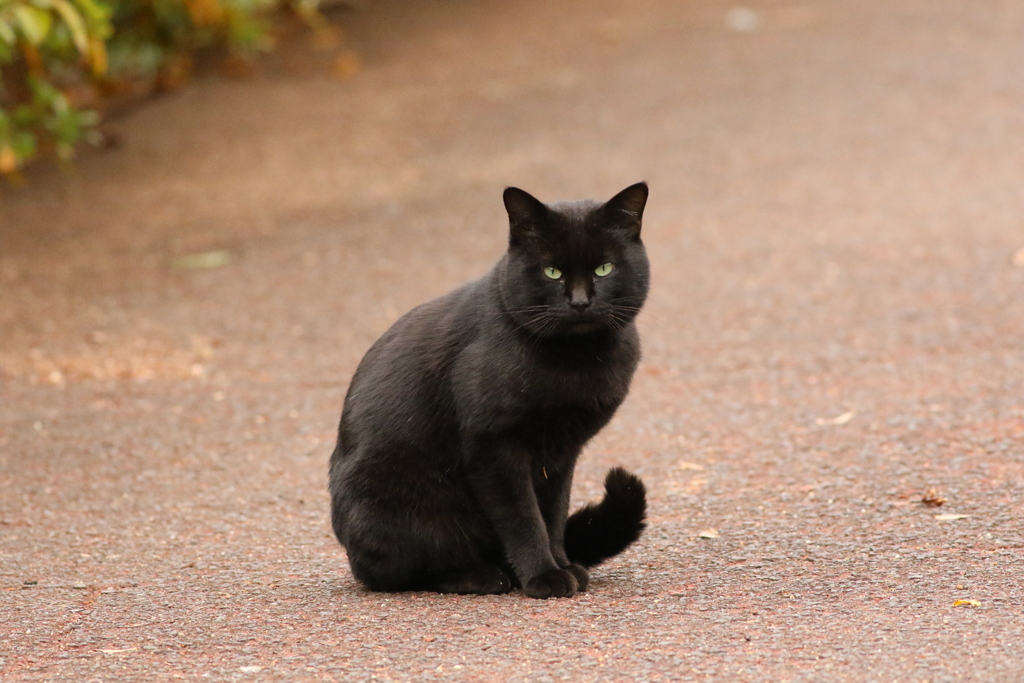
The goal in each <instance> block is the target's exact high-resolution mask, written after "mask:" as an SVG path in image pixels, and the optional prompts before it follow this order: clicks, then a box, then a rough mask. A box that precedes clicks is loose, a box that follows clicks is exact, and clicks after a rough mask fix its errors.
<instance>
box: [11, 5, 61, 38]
mask: <svg viewBox="0 0 1024 683" xmlns="http://www.w3.org/2000/svg"><path fill="white" fill-rule="evenodd" d="M14 16H15V17H17V19H18V24H19V25H20V26H21V32H22V34H23V35H24V36H25V40H27V41H28V42H29V43H30V44H31V45H35V46H39V45H40V44H41V43H42V42H43V40H45V39H46V34H47V33H49V32H50V26H51V25H52V24H53V17H51V16H50V13H49V12H47V11H45V10H41V9H39V8H38V7H33V6H31V5H19V6H18V7H15V8H14Z"/></svg>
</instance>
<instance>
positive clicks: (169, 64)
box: [0, 0, 318, 176]
mask: <svg viewBox="0 0 1024 683" xmlns="http://www.w3.org/2000/svg"><path fill="white" fill-rule="evenodd" d="M281 5H288V6H290V7H291V8H292V9H294V10H295V11H296V12H297V13H298V14H300V15H301V16H304V17H307V19H308V20H310V21H311V22H312V21H315V20H316V19H317V18H318V16H317V13H316V12H317V10H316V0H0V175H8V176H12V175H14V174H16V173H17V171H18V169H19V168H21V167H22V166H23V165H24V164H25V162H27V161H28V160H30V159H32V158H33V157H36V156H40V155H42V156H50V155H54V156H56V157H57V158H58V159H60V160H63V161H68V160H70V159H71V157H72V155H73V154H74V146H75V144H76V143H77V142H78V141H80V140H83V139H84V140H92V141H94V142H95V141H98V140H99V139H100V136H99V135H98V133H97V132H96V129H95V126H96V124H97V122H98V120H99V115H98V113H97V109H99V108H100V107H101V106H102V104H103V102H104V101H105V100H106V99H109V98H111V97H116V96H118V95H128V96H131V95H132V94H133V93H136V94H139V93H145V92H150V91H152V90H154V89H161V88H167V87H173V86H174V85H176V84H177V83H178V82H180V81H181V80H182V79H183V78H184V77H185V75H186V74H187V73H188V70H189V67H190V64H191V60H190V57H191V55H193V54H194V53H195V52H196V51H197V50H200V49H203V48H208V47H225V48H227V49H229V50H230V51H231V52H232V53H233V54H235V55H247V54H252V53H254V52H257V51H260V50H263V49H266V48H267V47H269V45H270V34H269V32H268V31H269V26H268V23H267V20H266V18H265V17H266V13H267V11H268V10H271V9H274V8H277V7H279V6H281Z"/></svg>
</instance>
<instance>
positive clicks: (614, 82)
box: [0, 0, 1024, 683]
mask: <svg viewBox="0 0 1024 683" xmlns="http://www.w3.org/2000/svg"><path fill="white" fill-rule="evenodd" d="M336 20H337V21H338V22H339V25H340V26H341V27H343V29H344V31H345V34H346V36H347V42H345V43H344V44H343V45H342V46H340V47H335V48H331V49H333V50H334V52H330V51H323V50H320V51H317V49H315V48H311V47H308V46H305V45H301V44H292V43H288V44H285V45H283V46H282V48H281V51H280V52H279V53H278V54H277V55H275V56H273V57H269V58H267V59H266V60H264V62H263V64H262V66H260V67H258V68H257V69H256V70H255V72H254V73H253V74H252V75H250V77H248V78H246V79H241V80H238V79H231V78H226V77H220V76H210V77H203V78H199V79H197V80H195V81H193V82H192V83H190V84H188V85H187V86H186V87H184V88H182V89H181V90H178V91H176V92H173V93H170V94H168V95H166V96H164V97H161V98H159V99H157V100H154V101H152V102H148V103H145V104H144V105H142V106H139V107H135V108H133V109H132V110H131V111H129V112H127V113H124V114H121V115H119V116H117V117H115V118H114V119H113V120H112V121H111V122H110V123H109V124H108V125H109V127H110V130H111V131H112V132H113V133H115V134H116V137H117V139H118V140H120V145H119V146H117V147H116V148H113V149H109V150H104V151H99V152H86V153H84V154H83V155H82V157H81V158H80V160H79V163H78V164H77V166H76V168H75V170H74V171H72V172H70V173H67V172H61V171H58V170H56V169H52V168H49V167H47V166H37V167H36V168H34V169H31V170H30V172H29V173H28V174H27V183H26V184H25V185H24V186H22V187H3V188H0V633H2V638H0V680H2V681H4V683H7V682H9V681H10V682H14V681H51V680H52V681H83V682H84V681H165V680H174V679H185V680H225V681H254V682H258V681H273V680H281V681H284V680H287V681H305V680H309V681H313V680H346V681H348V680H352V681H355V680H382V681H386V680H396V681H420V680H455V681H458V680H465V681H489V680H495V681H531V682H533V681H552V680H568V681H585V680H616V681H627V680H651V681H656V680H665V681H669V680H671V681H676V680H700V679H708V678H710V679H715V680H728V681H760V680H773V681H789V680H793V681H801V680H807V681H811V680H813V681H822V680H837V681H844V680H847V681H869V680H874V681H895V680H899V681H971V680H978V681H1020V680H1024V645H1022V643H1024V587H1022V576H1024V521H1022V513H1024V189H1022V188H1024V182H1022V178H1024V49H1022V36H1024V4H1022V3H1019V2H1012V1H1010V2H999V1H995V0H993V1H992V2H961V1H958V0H891V1H888V2H881V1H875V2H868V1H867V0H849V1H845V2H841V3H840V2H825V1H824V0H817V1H816V0H808V1H806V2H792V3H789V2H774V1H773V2H769V1H768V0H757V1H756V2H750V3H747V4H745V5H744V6H742V7H741V6H738V5H734V4H732V3H729V2H720V1H719V0H636V1H635V2H619V1H611V0H566V1H564V2H557V3H556V2H543V1H542V0H523V1H520V2H499V1H497V0H482V1H470V0H445V1H443V2H442V1H439V0H432V1H426V2H411V1H409V2H404V3H394V2H376V3H366V4H365V5H364V6H363V8H362V9H361V10H358V11H347V12H341V13H338V14H337V15H336ZM293 42H294V41H293ZM300 42H301V41H300ZM639 180H646V181H648V183H650V186H651V200H650V203H649V204H648V208H647V213H646V223H645V227H644V235H645V243H646V244H647V245H648V249H649V251H650V253H651V258H652V268H653V286H652V294H651V299H650V301H649V305H648V308H647V309H646V311H645V312H644V313H643V314H642V315H641V318H640V321H639V324H640V328H641V332H642V334H643V337H644V343H645V360H644V363H643V365H642V366H641V369H640V370H639V372H638V374H637V377H636V379H635V382H634V385H633V390H632V393H631V395H630V397H629V399H628V401H627V403H626V404H625V405H624V406H623V408H622V409H621V411H620V413H619V414H618V416H617V417H616V419H615V420H614V421H613V423H612V424H611V425H610V426H609V427H608V428H607V429H606V430H605V431H604V432H603V433H602V434H601V435H599V437H598V438H596V439H595V440H594V441H593V443H592V444H590V446H588V449H587V451H586V453H585V454H584V457H583V458H582V460H581V463H580V466H579V468H578V470H577V477H576V488H575V490H574V501H576V502H577V503H579V502H582V501H585V500H590V499H594V498H596V497H597V496H598V494H599V487H600V484H601V482H602V479H603V476H604V473H605V471H606V470H607V469H608V468H609V467H611V466H613V465H623V466H625V467H627V468H629V469H631V470H634V471H636V472H637V473H639V474H640V476H641V477H643V478H644V479H645V481H646V482H647V484H648V487H649V492H650V514H651V527H650V529H649V531H648V533H647V534H646V535H645V536H644V537H643V539H642V540H641V542H640V543H639V544H638V545H636V546H635V547H634V548H632V549H630V550H629V551H628V552H627V553H625V554H624V555H622V556H620V557H618V558H616V559H615V560H614V561H612V562H610V563H608V564H607V565H606V566H603V567H601V568H599V569H597V570H595V571H594V573H593V580H592V583H591V587H590V590H589V592H587V593H586V594H584V595H580V596H577V597H576V598H573V599H567V600H550V601H535V600H531V599H528V598H525V597H523V596H522V595H521V594H519V593H513V594H510V595H505V596H495V597H483V598H481V597H456V596H441V595H435V594H427V593H410V594H396V595H382V594H371V593H368V592H366V591H364V590H362V589H360V588H359V586H358V585H357V584H356V583H355V582H354V581H353V579H352V576H351V574H350V572H349V569H348V566H347V563H346V561H345V556H344V552H343V550H342V549H341V548H340V546H338V544H337V543H336V542H335V540H334V539H333V537H332V535H331V533H330V530H329V524H328V500H327V495H326V474H327V458H328V455H329V453H330V451H331V448H332V446H333V436H334V429H335V425H336V421H337V418H338V414H339V412H340V409H341V402H342V398H343V396H344V391H345V388H346V386H347V382H348V379H349V377H350V375H351V373H352V371H353V370H354V368H355V365H356V363H357V362H358V360H359V358H360V357H361V356H362V354H363V352H364V351H365V350H366V349H367V347H368V346H369V345H370V344H371V343H372V342H373V340H374V339H375V338H376V337H377V336H378V335H379V334H380V333H381V332H383V331H384V330H385V329H386V328H387V327H388V325H390V324H391V323H392V322H393V321H394V320H395V319H397V317H398V316H399V315H400V314H401V313H403V312H404V311H406V310H408V309H409V308H411V307H412V306H414V305H416V304H417V303H420V302H422V301H424V300H426V299H427V298H430V297H433V296H435V295H438V294H441V293H443V292H445V291H447V290H449V289H450V288H452V287H454V286H455V285H457V284H459V283H461V282H463V281H465V280H467V279H469V278H472V277H476V276H478V275H479V274H482V273H483V272H485V271H486V270H487V269H488V268H489V267H490V265H491V264H492V263H493V262H494V261H495V260H496V259H497V258H498V256H499V255H500V253H501V252H502V250H503V248H504V242H505V231H506V223H505V217H504V212H503V207H502V204H501V191H502V189H503V188H504V187H505V186H506V185H517V186H520V187H523V188H524V189H526V190H528V191H530V192H531V193H533V194H535V195H537V196H538V197H540V198H541V199H543V200H555V199H575V198H581V197H588V196H589V197H596V198H606V197H609V196H611V194H613V193H614V192H616V191H617V190H619V189H621V188H622V187H625V186H626V185H628V184H630V183H633V182H636V181H639ZM926 500H927V501H930V503H931V504H928V503H926V502H924V501H926ZM942 501H944V502H942ZM940 502H942V504H941V505H939V504H938V503H940Z"/></svg>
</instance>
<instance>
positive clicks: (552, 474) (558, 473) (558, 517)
mask: <svg viewBox="0 0 1024 683" xmlns="http://www.w3.org/2000/svg"><path fill="white" fill-rule="evenodd" d="M567 460H568V462H567V463H566V465H563V466H562V467H560V468H559V467H556V466H554V465H552V466H551V467H550V469H549V468H548V467H547V466H546V465H541V466H539V467H540V476H537V473H536V472H535V473H534V480H535V481H536V482H537V485H536V492H537V502H538V504H539V506H540V511H541V515H542V516H543V517H544V521H545V523H546V526H547V530H548V538H549V540H550V544H551V555H552V557H554V558H555V563H556V564H557V565H558V566H559V567H561V568H562V569H565V570H566V571H568V572H570V573H571V574H572V575H573V576H574V577H576V583H577V584H579V590H580V591H585V590H587V584H588V583H589V582H590V572H588V571H587V570H586V568H584V567H582V566H581V565H578V564H575V563H573V562H572V561H571V560H570V559H569V556H568V555H566V553H565V521H566V519H568V517H569V494H570V491H571V490H572V475H573V469H574V468H575V464H576V458H575V457H574V458H569V459H567ZM535 467H537V466H536V465H535Z"/></svg>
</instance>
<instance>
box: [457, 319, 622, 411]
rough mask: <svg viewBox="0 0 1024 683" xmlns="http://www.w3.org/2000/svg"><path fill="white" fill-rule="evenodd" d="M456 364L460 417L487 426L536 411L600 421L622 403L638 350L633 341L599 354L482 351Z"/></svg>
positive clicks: (498, 348) (576, 350) (508, 349)
mask: <svg viewBox="0 0 1024 683" xmlns="http://www.w3.org/2000/svg"><path fill="white" fill-rule="evenodd" d="M460 360H461V362H460V363H459V364H458V367H457V368H456V369H455V373H454V380H455V381H454V384H455V386H456V390H457V392H458V393H459V395H460V401H459V402H460V403H461V404H462V408H463V410H462V411H460V412H462V413H463V415H466V416H473V417H474V418H475V419H480V420H483V421H485V422H487V423H490V424H499V423H502V422H505V421H506V420H509V421H511V420H515V418H516V416H517V415H523V414H527V413H536V412H537V411H542V412H551V413H564V414H572V413H577V414H579V415H581V416H582V415H585V414H592V415H594V416H595V417H597V418H600V417H601V416H604V415H605V414H610V413H611V412H614V411H615V409H616V408H617V407H618V406H619V404H620V403H622V401H623V399H624V398H625V397H626V393H627V392H628V391H629V385H630V381H631V379H632V376H633V372H634V370H635V369H636V364H637V361H638V360H639V348H638V345H637V344H636V340H635V339H634V338H632V337H625V338H624V339H621V340H619V342H618V343H617V344H615V345H612V346H606V347H604V348H601V349H592V348H571V347H568V348H563V349H555V350H553V351H552V350H547V351H545V350H541V349H536V348H530V347H528V346H513V345H498V346H492V347H488V346H486V345H481V346H479V347H477V348H474V349H470V350H468V353H466V354H464V356H463V357H462V358H461V359H460Z"/></svg>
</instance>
